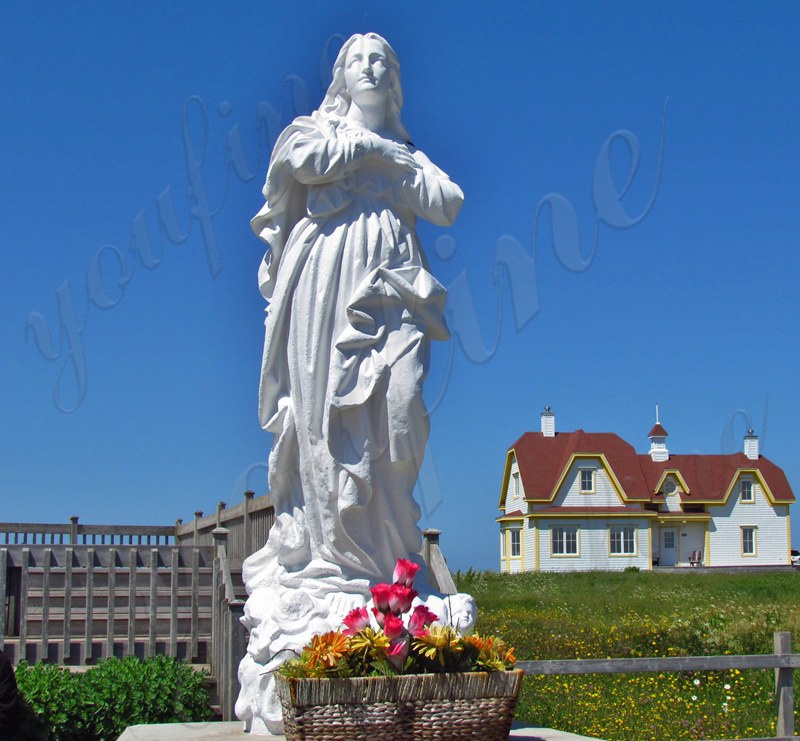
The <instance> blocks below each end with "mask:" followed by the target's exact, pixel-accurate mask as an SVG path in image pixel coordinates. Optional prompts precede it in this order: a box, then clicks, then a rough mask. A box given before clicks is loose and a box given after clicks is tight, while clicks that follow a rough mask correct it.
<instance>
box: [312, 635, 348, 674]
mask: <svg viewBox="0 0 800 741" xmlns="http://www.w3.org/2000/svg"><path fill="white" fill-rule="evenodd" d="M306 652H307V654H308V667H309V669H313V668H314V667H316V666H317V665H318V664H319V665H322V666H324V667H328V668H329V669H332V668H333V667H335V666H336V665H337V664H338V663H339V661H340V660H341V659H342V657H343V656H345V654H346V653H347V636H344V635H342V634H341V633H339V632H338V631H335V630H331V631H329V632H327V633H321V634H320V635H316V636H314V637H313V638H312V639H311V643H310V644H309V645H308V646H307V647H306Z"/></svg>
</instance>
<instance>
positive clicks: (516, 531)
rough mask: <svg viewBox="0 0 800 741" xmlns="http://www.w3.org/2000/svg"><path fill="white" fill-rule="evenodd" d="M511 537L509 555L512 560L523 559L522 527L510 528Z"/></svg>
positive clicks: (509, 537) (509, 538)
mask: <svg viewBox="0 0 800 741" xmlns="http://www.w3.org/2000/svg"><path fill="white" fill-rule="evenodd" d="M508 532H509V536H508V554H509V556H510V557H511V558H521V557H522V528H520V527H510V528H508ZM515 535H516V536H517V537H516V543H514V540H515V538H514V536H515ZM515 551H516V552H515Z"/></svg>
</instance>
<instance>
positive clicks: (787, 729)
mask: <svg viewBox="0 0 800 741" xmlns="http://www.w3.org/2000/svg"><path fill="white" fill-rule="evenodd" d="M773 641H774V644H773V645H774V646H775V654H776V656H787V657H788V656H790V655H791V653H792V634H791V633H788V632H785V631H779V632H776V633H775V635H774V637H773ZM775 704H776V705H777V709H778V723H777V727H776V730H775V732H776V734H777V735H778V736H779V737H788V738H791V737H792V736H794V680H793V670H792V668H791V667H781V668H779V669H776V670H775Z"/></svg>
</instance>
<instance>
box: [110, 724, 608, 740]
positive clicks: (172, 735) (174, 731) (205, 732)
mask: <svg viewBox="0 0 800 741" xmlns="http://www.w3.org/2000/svg"><path fill="white" fill-rule="evenodd" d="M257 738H262V739H265V740H266V739H272V741H285V737H284V736H251V735H250V734H249V733H245V732H244V731H243V730H242V724H241V723H239V722H238V721H237V722H235V723H163V724H161V725H151V726H130V727H129V728H128V729H127V730H126V731H125V732H124V733H123V734H122V735H121V736H120V737H119V741H245V740H246V739H257ZM510 738H527V739H530V741H598V739H592V738H590V737H588V736H578V735H576V734H574V733H565V732H564V731H554V730H553V729H552V728H536V727H534V726H527V725H523V724H519V723H516V724H514V728H513V730H512V731H511V736H510Z"/></svg>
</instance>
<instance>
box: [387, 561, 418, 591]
mask: <svg viewBox="0 0 800 741" xmlns="http://www.w3.org/2000/svg"><path fill="white" fill-rule="evenodd" d="M418 571H419V564H418V563H414V562H413V561H408V560H406V559H405V558H398V559H397V566H395V567H394V574H393V576H392V580H393V581H394V583H395V584H402V585H403V586H404V587H410V586H412V585H413V583H414V577H415V576H416V574H417V572H418Z"/></svg>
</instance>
